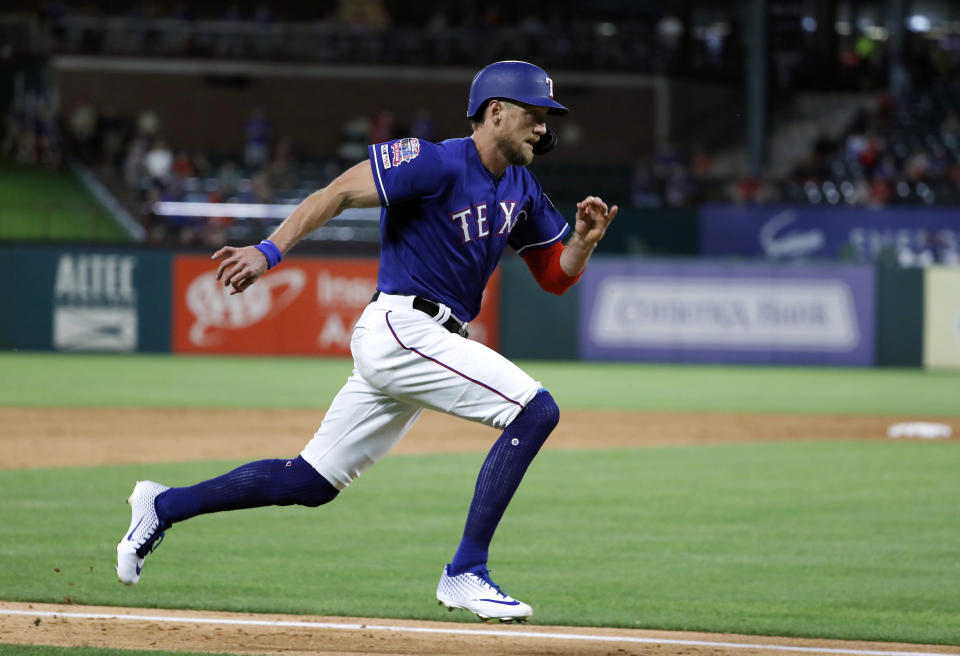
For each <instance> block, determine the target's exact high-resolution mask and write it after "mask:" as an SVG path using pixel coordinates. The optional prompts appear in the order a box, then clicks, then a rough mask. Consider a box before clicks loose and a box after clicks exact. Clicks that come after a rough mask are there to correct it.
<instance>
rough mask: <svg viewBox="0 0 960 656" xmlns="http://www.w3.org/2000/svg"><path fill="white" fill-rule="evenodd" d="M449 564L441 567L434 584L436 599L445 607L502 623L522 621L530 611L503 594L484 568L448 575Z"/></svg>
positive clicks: (527, 607)
mask: <svg viewBox="0 0 960 656" xmlns="http://www.w3.org/2000/svg"><path fill="white" fill-rule="evenodd" d="M449 567H450V566H449V565H447V566H446V567H444V568H443V572H442V573H441V574H440V583H439V584H438V585H437V600H438V601H439V602H440V603H441V604H442V605H444V606H446V607H447V608H448V609H449V610H453V609H454V608H462V609H464V610H468V611H470V612H471V613H473V614H474V615H476V616H477V617H479V618H480V619H481V620H482V621H484V622H486V621H487V620H491V619H494V620H499V621H500V622H504V623H506V624H509V623H511V622H526V621H527V620H529V619H530V616H531V615H533V609H532V608H530V606H528V605H527V604H525V603H523V602H522V601H517V600H516V599H514V598H513V597H511V596H510V595H508V594H505V593H504V592H503V590H501V589H500V587H499V586H498V585H497V584H496V583H494V582H493V581H491V580H490V572H489V571H487V570H486V569H484V570H483V571H482V572H480V573H479V574H475V573H473V572H464V573H463V574H458V575H457V576H450V573H449Z"/></svg>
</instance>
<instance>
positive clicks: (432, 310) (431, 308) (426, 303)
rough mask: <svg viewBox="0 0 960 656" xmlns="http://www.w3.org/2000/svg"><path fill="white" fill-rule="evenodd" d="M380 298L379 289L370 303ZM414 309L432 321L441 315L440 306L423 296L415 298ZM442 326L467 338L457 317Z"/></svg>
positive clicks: (452, 317)
mask: <svg viewBox="0 0 960 656" xmlns="http://www.w3.org/2000/svg"><path fill="white" fill-rule="evenodd" d="M378 298H380V290H379V289H378V290H377V291H375V292H374V293H373V298H371V299H370V302H371V303H373V302H374V301H375V300H377V299H378ZM413 309H414V310H420V311H421V312H423V313H424V314H428V315H430V318H431V319H436V318H437V316H438V315H439V314H440V306H439V305H437V304H436V303H434V302H433V301H431V300H430V299H427V298H423V297H422V296H414V297H413ZM440 325H441V326H443V327H444V328H446V329H447V330H449V331H450V332H452V333H453V334H454V335H460V336H461V337H466V336H467V329H466V327H465V326H464V325H463V324H462V323H460V322H459V321H457V319H456V317H454V316H453V315H452V314H451V315H450V317H449V318H448V319H447V320H446V321H444V322H443V323H442V324H440Z"/></svg>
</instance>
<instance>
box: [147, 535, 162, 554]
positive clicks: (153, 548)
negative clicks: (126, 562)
mask: <svg viewBox="0 0 960 656" xmlns="http://www.w3.org/2000/svg"><path fill="white" fill-rule="evenodd" d="M166 536H167V532H166V531H160V535H158V536H157V539H156V540H154V541H153V544H151V545H150V549H149V552H148V553H153V552H154V551H156V550H157V547H159V546H160V543H161V542H163V538H165V537H166Z"/></svg>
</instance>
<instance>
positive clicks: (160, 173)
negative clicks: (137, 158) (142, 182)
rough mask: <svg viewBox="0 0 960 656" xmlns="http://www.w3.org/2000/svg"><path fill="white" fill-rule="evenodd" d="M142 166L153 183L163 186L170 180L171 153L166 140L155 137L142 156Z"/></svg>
mask: <svg viewBox="0 0 960 656" xmlns="http://www.w3.org/2000/svg"><path fill="white" fill-rule="evenodd" d="M143 168H144V170H145V171H146V174H147V175H148V176H149V177H150V178H151V180H152V181H153V182H154V184H156V185H158V186H159V187H161V188H162V187H164V186H166V184H167V183H168V182H170V177H171V173H172V172H173V153H172V152H171V151H170V148H169V146H167V142H166V141H164V140H163V139H156V140H155V141H154V142H153V145H152V146H151V147H150V150H148V151H147V153H146V154H145V155H144V156H143Z"/></svg>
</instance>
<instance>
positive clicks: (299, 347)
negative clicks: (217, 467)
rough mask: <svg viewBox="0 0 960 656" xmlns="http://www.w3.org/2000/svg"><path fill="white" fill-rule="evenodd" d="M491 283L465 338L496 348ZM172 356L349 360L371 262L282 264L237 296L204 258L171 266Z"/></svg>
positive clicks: (371, 283) (371, 284) (371, 278)
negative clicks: (320, 357)
mask: <svg viewBox="0 0 960 656" xmlns="http://www.w3.org/2000/svg"><path fill="white" fill-rule="evenodd" d="M497 279H498V278H497V277H496V276H495V279H492V280H491V286H489V287H488V288H487V292H486V294H485V295H484V304H483V311H482V312H481V313H480V316H478V317H477V318H476V319H475V320H474V321H473V322H471V323H470V329H469V330H470V337H471V339H475V340H477V341H480V342H483V343H485V344H487V345H489V346H492V347H494V348H496V345H497V328H498V323H499V298H498V292H499V287H498V284H497ZM173 285H174V300H173V350H174V352H178V353H249V354H276V355H330V356H349V355H350V334H351V331H352V330H353V325H354V323H356V321H357V319H358V318H359V317H360V314H361V313H362V312H363V309H364V308H365V307H366V306H367V304H368V303H369V302H370V297H371V296H372V295H373V292H374V290H376V287H377V261H376V260H370V259H337V258H305V257H290V258H285V259H284V260H283V264H282V265H281V266H279V267H277V268H276V269H275V270H272V271H270V272H268V273H267V274H265V275H264V276H263V277H262V278H261V279H260V280H259V281H257V283H256V284H254V285H252V286H251V287H249V288H248V289H247V290H246V291H244V292H243V293H242V294H233V295H231V294H230V293H229V292H230V290H229V289H228V288H225V287H224V286H223V285H222V284H221V283H218V282H217V280H216V263H214V262H212V261H211V260H210V258H209V257H203V256H199V257H198V256H189V255H180V256H177V257H175V258H174V266H173Z"/></svg>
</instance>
